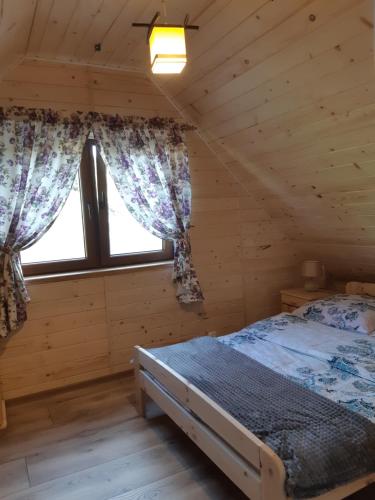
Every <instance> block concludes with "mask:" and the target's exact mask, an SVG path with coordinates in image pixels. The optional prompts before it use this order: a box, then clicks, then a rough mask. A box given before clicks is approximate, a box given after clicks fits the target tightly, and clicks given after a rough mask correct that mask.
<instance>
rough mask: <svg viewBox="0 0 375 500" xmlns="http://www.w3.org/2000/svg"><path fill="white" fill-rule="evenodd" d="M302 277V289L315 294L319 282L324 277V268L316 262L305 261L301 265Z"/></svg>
mask: <svg viewBox="0 0 375 500" xmlns="http://www.w3.org/2000/svg"><path fill="white" fill-rule="evenodd" d="M302 276H303V277H304V278H306V279H305V284H304V288H305V290H306V291H308V292H316V291H317V290H319V287H320V280H321V279H322V278H323V276H324V266H323V264H322V263H321V262H319V261H318V260H305V261H304V262H303V263H302Z"/></svg>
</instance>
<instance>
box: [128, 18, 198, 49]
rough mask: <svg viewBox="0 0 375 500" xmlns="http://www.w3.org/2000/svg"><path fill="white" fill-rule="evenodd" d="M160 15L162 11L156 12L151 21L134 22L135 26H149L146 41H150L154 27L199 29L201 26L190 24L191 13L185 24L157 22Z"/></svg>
mask: <svg viewBox="0 0 375 500" xmlns="http://www.w3.org/2000/svg"><path fill="white" fill-rule="evenodd" d="M159 17H160V12H156V13H155V15H154V17H153V18H152V19H151V21H150V22H149V23H132V26H133V27H135V28H147V34H146V42H147V43H149V40H150V36H151V33H152V29H153V28H154V27H155V28H184V29H185V30H199V26H196V25H194V24H189V14H186V16H185V20H184V24H164V23H163V24H156V21H157V20H158V19H159Z"/></svg>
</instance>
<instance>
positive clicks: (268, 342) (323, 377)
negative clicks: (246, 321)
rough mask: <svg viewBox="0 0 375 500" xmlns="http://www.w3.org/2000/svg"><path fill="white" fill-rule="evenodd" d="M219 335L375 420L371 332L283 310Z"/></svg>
mask: <svg viewBox="0 0 375 500" xmlns="http://www.w3.org/2000/svg"><path fill="white" fill-rule="evenodd" d="M218 340H220V341H221V342H223V343H224V344H227V345H230V346H231V347H233V348H235V349H237V350H238V351H240V352H242V353H244V354H246V355H248V356H250V357H251V358H253V359H255V360H257V361H259V362H260V363H262V364H264V365H266V366H268V367H269V368H271V369H273V370H275V371H276V372H278V373H280V374H283V375H285V376H287V377H288V378H290V379H292V380H294V381H295V382H297V383H300V384H302V385H304V386H305V387H307V388H309V389H311V390H313V391H315V392H317V393H319V394H321V395H322V396H325V397H328V398H329V399H332V400H333V401H336V402H337V403H340V404H342V405H344V406H346V407H347V408H348V409H350V410H352V411H355V412H358V413H360V414H361V415H363V416H365V417H366V418H368V419H370V420H371V421H372V422H374V423H375V337H373V336H369V335H365V334H360V333H351V332H347V331H344V330H340V329H337V328H332V327H329V326H325V325H322V324H320V323H318V322H315V321H307V320H304V319H301V318H298V317H296V316H293V315H291V314H285V313H283V314H279V315H277V316H274V317H272V318H268V319H266V320H263V321H259V322H257V323H254V324H253V325H250V326H248V327H246V328H244V329H243V330H241V331H240V332H237V333H233V334H230V335H225V336H223V337H220V338H219V339H218Z"/></svg>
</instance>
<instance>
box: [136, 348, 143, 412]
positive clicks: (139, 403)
mask: <svg viewBox="0 0 375 500" xmlns="http://www.w3.org/2000/svg"><path fill="white" fill-rule="evenodd" d="M139 372H140V364H139V357H138V349H137V347H135V348H134V376H135V402H136V408H137V412H138V415H139V416H140V417H144V418H145V417H146V393H145V392H144V390H143V389H142V386H141V378H140V376H139Z"/></svg>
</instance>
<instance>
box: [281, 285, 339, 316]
mask: <svg viewBox="0 0 375 500" xmlns="http://www.w3.org/2000/svg"><path fill="white" fill-rule="evenodd" d="M280 293H281V311H282V312H293V311H294V309H297V307H300V306H303V304H306V302H311V301H313V300H319V299H324V298H325V297H329V296H330V295H335V294H336V293H338V292H337V291H335V290H323V289H320V290H317V291H316V292H308V291H306V290H305V289H304V288H290V289H289V290H281V292H280Z"/></svg>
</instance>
